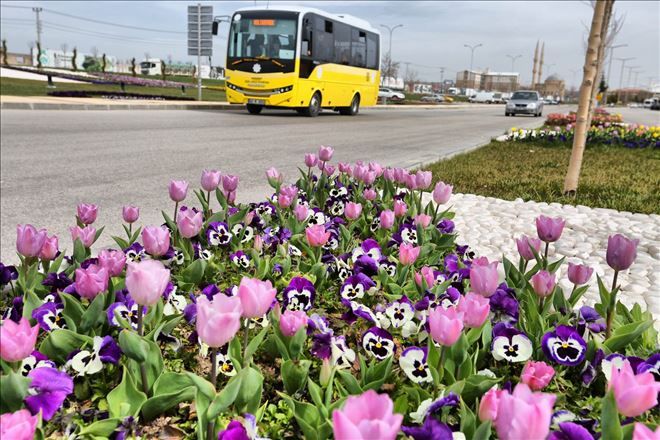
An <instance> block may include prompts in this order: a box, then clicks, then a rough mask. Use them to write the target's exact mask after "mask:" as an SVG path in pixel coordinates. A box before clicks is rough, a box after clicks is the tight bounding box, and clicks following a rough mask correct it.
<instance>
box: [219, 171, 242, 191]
mask: <svg viewBox="0 0 660 440" xmlns="http://www.w3.org/2000/svg"><path fill="white" fill-rule="evenodd" d="M238 182H239V178H238V176H234V175H231V174H227V175H225V176H222V189H224V190H225V191H227V192H234V191H236V189H237V188H238Z"/></svg>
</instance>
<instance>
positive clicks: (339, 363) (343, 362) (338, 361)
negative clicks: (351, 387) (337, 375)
mask: <svg viewBox="0 0 660 440" xmlns="http://www.w3.org/2000/svg"><path fill="white" fill-rule="evenodd" d="M331 350H332V357H331V361H332V365H333V366H335V367H337V368H350V367H351V365H353V362H355V351H354V350H353V349H351V348H349V347H348V344H347V343H346V338H345V337H344V336H333V337H332V345H331Z"/></svg>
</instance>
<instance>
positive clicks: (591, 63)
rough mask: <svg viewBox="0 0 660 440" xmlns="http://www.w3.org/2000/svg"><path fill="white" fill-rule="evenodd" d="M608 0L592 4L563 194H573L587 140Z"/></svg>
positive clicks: (575, 189)
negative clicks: (591, 100)
mask: <svg viewBox="0 0 660 440" xmlns="http://www.w3.org/2000/svg"><path fill="white" fill-rule="evenodd" d="M608 1H609V0H599V1H597V2H596V5H595V6H594V15H593V18H592V20H591V29H590V31H589V45H588V47H587V53H586V55H585V59H584V76H583V79H582V85H581V86H580V98H579V101H578V110H577V115H576V116H577V118H576V121H575V132H574V136H573V150H572V151H571V159H570V162H569V163H568V171H567V172H566V179H565V180H564V194H570V195H574V194H575V192H576V191H577V187H578V179H579V177H580V168H581V167H582V155H583V154H584V144H585V143H586V140H587V128H588V127H587V122H588V120H587V119H588V117H589V98H591V90H592V87H595V84H594V82H595V79H596V70H598V69H597V67H598V66H597V61H598V48H599V47H600V42H601V32H602V28H603V18H604V15H605V5H606V3H607V2H608Z"/></svg>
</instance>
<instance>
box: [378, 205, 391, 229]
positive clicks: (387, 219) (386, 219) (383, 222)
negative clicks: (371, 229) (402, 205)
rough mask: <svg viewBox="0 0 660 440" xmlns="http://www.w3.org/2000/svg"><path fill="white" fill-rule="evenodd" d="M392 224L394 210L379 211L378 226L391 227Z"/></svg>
mask: <svg viewBox="0 0 660 440" xmlns="http://www.w3.org/2000/svg"><path fill="white" fill-rule="evenodd" d="M392 226H394V212H393V211H391V210H389V209H386V210H384V211H383V212H381V213H380V227H381V228H383V229H391V228H392Z"/></svg>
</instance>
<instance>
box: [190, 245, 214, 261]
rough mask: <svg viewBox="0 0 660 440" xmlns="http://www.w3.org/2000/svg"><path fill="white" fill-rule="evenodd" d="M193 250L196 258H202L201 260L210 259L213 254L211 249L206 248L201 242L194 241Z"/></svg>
mask: <svg viewBox="0 0 660 440" xmlns="http://www.w3.org/2000/svg"><path fill="white" fill-rule="evenodd" d="M192 246H193V251H194V254H195V259H201V260H207V261H208V260H210V259H211V257H212V256H213V254H212V253H211V251H210V250H208V249H204V248H203V247H202V245H201V244H200V243H199V242H196V241H195V242H193V244H192Z"/></svg>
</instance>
